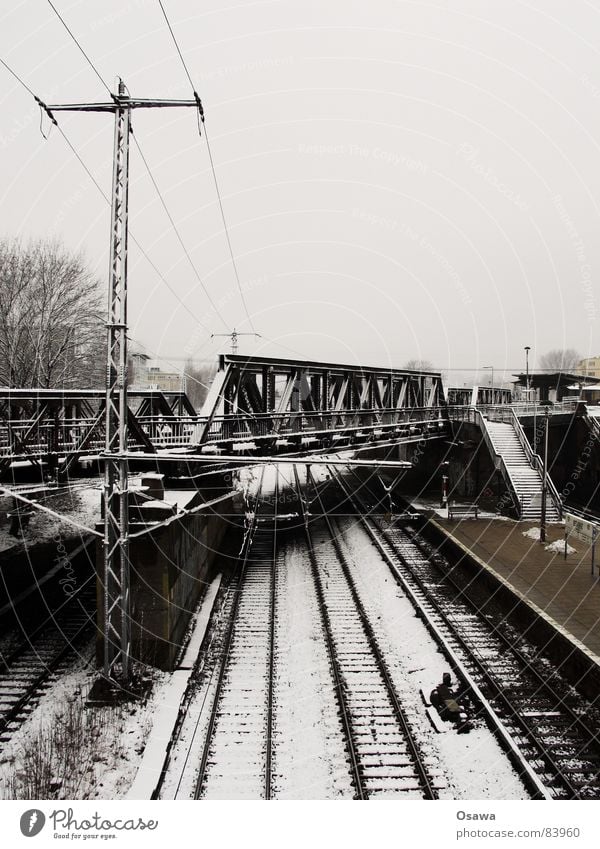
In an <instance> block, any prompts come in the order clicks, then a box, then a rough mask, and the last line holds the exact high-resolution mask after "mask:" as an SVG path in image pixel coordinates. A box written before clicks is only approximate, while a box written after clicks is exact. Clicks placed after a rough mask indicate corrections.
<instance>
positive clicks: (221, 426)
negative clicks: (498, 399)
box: [198, 407, 447, 443]
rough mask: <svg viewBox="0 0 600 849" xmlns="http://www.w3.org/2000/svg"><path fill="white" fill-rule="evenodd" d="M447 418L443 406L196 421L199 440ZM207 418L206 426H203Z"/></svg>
mask: <svg viewBox="0 0 600 849" xmlns="http://www.w3.org/2000/svg"><path fill="white" fill-rule="evenodd" d="M442 420H444V421H447V416H446V415H445V408H442V407H413V408H406V409H403V408H399V409H395V410H392V409H390V410H381V409H379V408H378V409H363V410H323V411H318V412H307V411H305V410H303V411H297V412H292V413H259V414H256V415H250V414H248V413H247V412H240V413H231V414H229V415H224V416H214V417H213V418H212V419H210V420H206V419H204V420H203V419H200V420H199V421H198V425H199V432H200V433H202V439H201V441H202V443H212V442H219V441H229V440H236V439H239V440H244V439H246V440H247V439H251V438H257V439H260V438H269V437H278V438H281V439H283V438H286V437H296V436H298V437H302V436H306V437H309V436H310V435H311V434H314V435H315V436H316V435H324V434H331V435H334V434H336V433H340V434H341V433H343V432H346V433H348V432H351V431H352V432H353V433H354V435H359V434H360V431H361V429H365V431H370V432H373V431H376V430H377V429H382V430H384V431H386V430H387V431H393V429H394V428H396V427H398V426H399V425H409V426H410V425H411V424H417V423H421V424H430V423H434V422H435V423H437V422H440V421H442ZM207 421H208V428H205V425H206V424H207Z"/></svg>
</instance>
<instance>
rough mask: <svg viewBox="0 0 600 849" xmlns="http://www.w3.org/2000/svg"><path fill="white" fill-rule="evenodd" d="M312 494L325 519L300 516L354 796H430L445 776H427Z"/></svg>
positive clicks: (334, 541) (333, 535)
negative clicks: (326, 646) (303, 527)
mask: <svg viewBox="0 0 600 849" xmlns="http://www.w3.org/2000/svg"><path fill="white" fill-rule="evenodd" d="M294 473H295V477H296V487H297V489H298V492H300V482H299V479H298V475H297V472H296V470H295V469H294ZM308 477H309V480H312V484H313V490H315V489H316V488H315V486H314V479H312V475H310V474H309V476H308ZM316 498H317V500H318V501H319V503H320V504H321V508H322V513H323V518H319V519H316V520H314V519H313V520H311V521H310V523H309V521H308V515H307V514H306V513H305V512H304V511H303V519H304V522H305V532H306V540H307V545H308V552H309V556H310V560H311V565H312V574H313V579H314V583H315V588H316V593H317V598H318V602H319V607H320V610H321V617H322V623H323V629H324V632H325V636H326V640H327V645H328V650H329V657H330V663H331V667H332V671H333V676H334V680H335V684H336V695H337V698H338V701H339V708H340V714H341V717H342V721H343V724H344V730H345V736H346V744H347V749H348V753H349V760H350V764H351V770H352V778H353V783H354V787H355V791H356V796H357V798H359V799H368V798H377V797H386V796H393V797H394V798H398V797H401V796H405V797H406V798H419V799H422V798H426V799H436V798H438V790H439V789H440V788H441V787H443V786H444V782H443V779H441V778H439V777H437V776H434V775H432V774H430V768H429V766H428V763H427V759H426V758H425V757H424V756H423V755H422V754H421V752H420V751H419V747H418V744H417V741H416V739H415V734H414V731H413V729H412V728H411V724H410V721H409V719H408V716H407V714H406V712H405V710H404V708H403V706H402V704H401V702H400V700H399V698H398V696H397V693H396V691H395V688H394V685H393V682H392V680H391V677H390V674H389V671H388V668H387V665H386V662H385V658H384V656H383V654H382V651H381V650H380V647H379V645H378V643H377V639H376V636H375V634H374V631H373V628H372V626H371V623H370V621H369V618H368V616H367V613H366V611H365V608H364V605H363V603H362V601H361V599H360V596H359V593H358V591H357V588H356V584H355V582H354V580H353V577H352V573H351V569H350V566H349V564H348V562H347V561H346V558H345V557H344V554H343V552H342V550H341V548H340V546H339V543H338V541H337V534H336V531H335V530H334V527H333V525H332V522H331V519H330V518H329V516H328V515H327V513H326V511H325V510H324V508H323V505H322V502H321V497H320V495H319V494H318V492H317V495H316ZM436 781H437V782H438V784H436Z"/></svg>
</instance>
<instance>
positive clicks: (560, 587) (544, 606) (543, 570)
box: [435, 517, 600, 656]
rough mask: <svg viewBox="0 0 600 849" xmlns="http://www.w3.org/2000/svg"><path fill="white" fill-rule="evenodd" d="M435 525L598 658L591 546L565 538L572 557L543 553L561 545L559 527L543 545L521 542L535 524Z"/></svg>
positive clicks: (599, 615) (599, 609)
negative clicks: (553, 544) (572, 549)
mask: <svg viewBox="0 0 600 849" xmlns="http://www.w3.org/2000/svg"><path fill="white" fill-rule="evenodd" d="M435 524H437V525H438V527H440V528H443V530H444V532H445V533H446V534H449V535H450V536H452V537H454V539H455V540H457V541H458V542H459V543H461V544H462V545H463V546H465V547H466V548H468V549H469V550H470V551H471V552H472V553H473V554H474V555H475V556H476V557H478V558H479V559H480V560H482V561H484V563H487V564H489V565H490V566H491V568H492V569H493V570H494V571H496V572H497V573H498V574H499V575H500V576H501V577H502V578H504V580H505V581H506V582H508V583H509V584H511V585H512V586H513V587H514V588H515V589H516V590H517V591H518V592H519V593H520V594H521V595H522V596H524V597H525V599H527V600H528V601H531V602H533V604H535V605H537V607H539V608H540V609H541V610H543V611H544V613H545V614H546V615H547V616H548V617H550V618H551V619H553V620H554V621H555V622H557V623H558V625H560V626H561V627H562V628H563V629H564V630H565V631H567V632H569V633H570V634H572V635H573V636H574V637H575V638H576V639H577V640H579V641H580V642H581V643H583V645H584V646H585V647H586V648H587V649H588V650H589V651H591V652H593V653H594V654H596V655H599V656H600V580H599V578H598V566H599V565H600V544H599V545H597V546H596V568H595V571H594V576H593V577H592V574H591V561H592V554H591V546H589V545H588V543H586V542H584V541H583V540H579V539H576V538H575V537H573V536H571V537H569V546H570V547H572V548H574V549H575V552H574V553H571V554H568V556H567V559H566V560H565V558H564V549H563V548H562V546H561V551H553V550H547V549H546V546H547V545H548V544H550V543H553V542H556V541H557V540H559V541H561V542H562V541H564V526H563V525H548V528H547V534H546V543H545V544H544V543H540V542H539V539H532V538H531V537H528V536H524V534H523V532H524V531H527V530H528V529H530V528H535V527H536V524H535V523H534V522H516V521H512V520H499V519H477V520H474V519H464V520H462V521H450V520H448V519H440V518H438V517H436V519H435Z"/></svg>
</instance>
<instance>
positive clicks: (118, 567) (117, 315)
mask: <svg viewBox="0 0 600 849" xmlns="http://www.w3.org/2000/svg"><path fill="white" fill-rule="evenodd" d="M182 106H184V107H192V108H193V109H197V110H198V111H199V113H200V114H201V112H202V106H201V103H200V98H199V97H198V95H197V94H196V93H195V92H194V100H154V99H149V98H132V97H130V96H129V95H128V94H127V89H126V86H125V84H124V83H123V81H122V80H119V91H118V93H117V94H113V95H112V101H111V102H108V103H67V104H57V105H54V104H51V105H48V106H47V105H46V104H43V108H44V110H45V111H46V112H47V114H48V115H49V116H50V117H51V118H52V120H54V119H53V117H52V113H53V112H108V113H114V115H115V140H114V159H113V185H112V205H111V206H112V216H111V246H110V280H109V287H108V288H109V291H108V321H107V329H108V352H107V369H106V444H105V448H106V450H105V456H104V463H105V472H104V562H103V574H102V579H103V582H104V587H103V593H104V605H103V635H104V677H105V678H106V679H107V680H109V681H114V682H120V683H125V682H127V680H128V678H129V675H130V659H131V616H130V603H129V602H130V598H129V593H130V589H129V556H128V523H129V519H128V466H127V458H126V452H127V214H128V212H127V210H128V194H129V137H130V133H131V110H132V109H149V108H157V107H158V108H168V107H175V108H178V107H182Z"/></svg>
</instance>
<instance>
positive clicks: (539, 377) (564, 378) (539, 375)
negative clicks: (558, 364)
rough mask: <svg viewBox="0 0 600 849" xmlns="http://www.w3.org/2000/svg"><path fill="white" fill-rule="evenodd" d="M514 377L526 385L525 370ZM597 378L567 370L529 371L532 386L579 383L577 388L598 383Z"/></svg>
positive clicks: (519, 382) (517, 381)
mask: <svg viewBox="0 0 600 849" xmlns="http://www.w3.org/2000/svg"><path fill="white" fill-rule="evenodd" d="M513 377H516V378H517V380H516V381H515V382H516V383H518V384H522V385H523V386H525V383H526V381H527V375H526V373H525V372H521V373H520V374H514V375H513ZM597 380H598V378H597V377H595V376H593V375H586V374H572V373H571V372H567V371H552V372H529V385H530V386H531V387H536V386H564V385H565V383H569V384H577V388H579V386H580V385H585V384H588V383H596V382H597Z"/></svg>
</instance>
